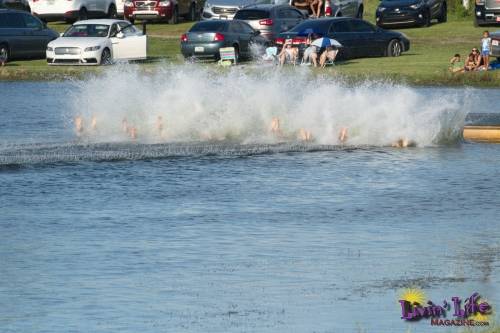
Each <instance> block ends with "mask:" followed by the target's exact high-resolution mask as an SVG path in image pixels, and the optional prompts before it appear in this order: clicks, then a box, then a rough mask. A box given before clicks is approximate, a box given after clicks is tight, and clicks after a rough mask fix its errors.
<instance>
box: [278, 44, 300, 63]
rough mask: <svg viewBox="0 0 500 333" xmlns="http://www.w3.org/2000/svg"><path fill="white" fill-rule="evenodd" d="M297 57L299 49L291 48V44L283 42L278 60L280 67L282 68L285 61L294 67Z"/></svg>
mask: <svg viewBox="0 0 500 333" xmlns="http://www.w3.org/2000/svg"><path fill="white" fill-rule="evenodd" d="M298 55H299V49H298V48H296V47H293V46H292V43H291V42H285V45H283V48H282V49H281V52H280V54H279V55H278V58H279V60H280V66H283V65H284V64H285V62H286V61H290V62H292V63H293V64H294V65H295V62H296V61H297V57H298Z"/></svg>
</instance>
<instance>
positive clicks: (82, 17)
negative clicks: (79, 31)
mask: <svg viewBox="0 0 500 333" xmlns="http://www.w3.org/2000/svg"><path fill="white" fill-rule="evenodd" d="M88 17H89V16H88V14H87V9H86V8H85V7H82V8H80V11H79V12H78V21H83V20H86V19H88Z"/></svg>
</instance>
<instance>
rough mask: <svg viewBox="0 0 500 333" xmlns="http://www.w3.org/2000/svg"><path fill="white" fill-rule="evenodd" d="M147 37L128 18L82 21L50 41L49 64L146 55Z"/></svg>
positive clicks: (96, 62)
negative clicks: (125, 19)
mask: <svg viewBox="0 0 500 333" xmlns="http://www.w3.org/2000/svg"><path fill="white" fill-rule="evenodd" d="M146 49H147V37H146V35H144V34H143V33H142V31H140V30H139V29H137V28H136V27H135V26H133V25H132V24H130V22H128V21H123V20H111V19H99V20H85V21H78V22H76V23H75V24H73V25H72V26H71V27H69V28H68V30H66V32H65V33H64V34H62V35H61V37H59V38H57V39H56V40H53V41H52V42H50V43H49V44H48V45H47V52H46V54H47V63H48V64H49V65H99V64H104V65H106V64H110V63H112V62H113V61H114V60H122V59H123V60H139V59H146V57H147V54H146Z"/></svg>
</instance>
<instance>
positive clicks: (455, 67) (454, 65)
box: [449, 53, 465, 73]
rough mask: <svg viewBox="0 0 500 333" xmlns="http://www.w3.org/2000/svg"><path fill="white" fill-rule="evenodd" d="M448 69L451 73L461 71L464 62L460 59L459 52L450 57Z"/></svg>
mask: <svg viewBox="0 0 500 333" xmlns="http://www.w3.org/2000/svg"><path fill="white" fill-rule="evenodd" d="M450 65H451V66H450V67H449V70H450V72H452V73H462V72H463V71H464V70H465V69H464V63H463V61H461V60H460V54H458V53H457V54H455V55H454V56H453V58H451V59H450Z"/></svg>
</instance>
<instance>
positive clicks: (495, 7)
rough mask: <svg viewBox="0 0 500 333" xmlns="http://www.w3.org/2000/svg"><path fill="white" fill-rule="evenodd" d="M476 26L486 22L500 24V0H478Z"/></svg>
mask: <svg viewBox="0 0 500 333" xmlns="http://www.w3.org/2000/svg"><path fill="white" fill-rule="evenodd" d="M474 12H475V13H476V14H475V16H476V21H475V24H476V26H481V25H485V24H500V1H498V0H476V8H475V10H474Z"/></svg>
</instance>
